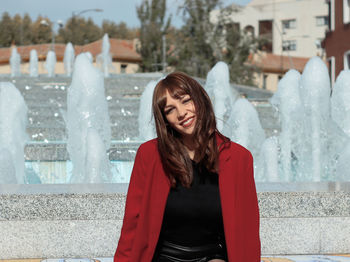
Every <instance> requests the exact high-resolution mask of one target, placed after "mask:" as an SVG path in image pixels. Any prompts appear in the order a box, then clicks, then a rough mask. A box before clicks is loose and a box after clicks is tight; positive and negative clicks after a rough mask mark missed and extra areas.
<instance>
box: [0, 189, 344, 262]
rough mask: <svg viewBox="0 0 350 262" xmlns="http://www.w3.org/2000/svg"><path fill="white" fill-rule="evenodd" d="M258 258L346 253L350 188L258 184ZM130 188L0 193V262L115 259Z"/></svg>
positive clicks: (8, 190)
mask: <svg viewBox="0 0 350 262" xmlns="http://www.w3.org/2000/svg"><path fill="white" fill-rule="evenodd" d="M257 189H258V192H259V193H258V198H259V207H260V218H261V220H260V221H261V223H260V236H261V243H262V254H263V255H279V254H284V255H288V254H333V253H338V254H342V253H350V238H349V235H350V184H349V183H299V184H288V183H284V184H279V183H268V184H257ZM126 190H127V184H90V185H87V184H85V185H84V184H83V185H62V184H61V185H0V232H1V234H0V259H19V258H65V257H70V258H73V257H76V258H81V257H85V258H86V257H90V258H93V257H112V256H113V254H114V252H115V249H116V247H117V243H118V239H119V235H120V229H121V225H122V219H123V215H124V214H123V212H124V202H125V193H126Z"/></svg>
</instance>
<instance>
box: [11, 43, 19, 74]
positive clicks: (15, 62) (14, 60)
mask: <svg viewBox="0 0 350 262" xmlns="http://www.w3.org/2000/svg"><path fill="white" fill-rule="evenodd" d="M10 66H11V76H12V77H15V76H20V75H21V56H20V54H19V53H18V52H17V48H16V47H13V48H12V51H11V57H10Z"/></svg>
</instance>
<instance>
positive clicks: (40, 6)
mask: <svg viewBox="0 0 350 262" xmlns="http://www.w3.org/2000/svg"><path fill="white" fill-rule="evenodd" d="M141 1H142V0H0V6H1V13H2V12H5V11H7V12H9V13H10V15H14V14H16V13H19V14H24V13H26V12H27V13H29V15H30V16H31V17H32V19H36V17H37V16H38V15H39V14H41V15H42V16H47V17H48V18H49V19H50V20H51V21H57V20H62V21H63V22H65V21H66V20H67V19H68V18H69V17H71V16H72V12H76V13H78V12H79V11H82V10H85V9H94V8H99V9H103V12H87V13H85V14H83V15H82V16H84V17H91V18H92V19H93V20H94V21H95V22H96V23H97V24H99V25H100V24H101V22H102V20H103V19H108V20H112V21H114V22H116V23H119V22H121V21H124V22H126V23H127V24H128V26H130V27H136V26H139V20H138V18H137V15H136V6H137V5H139V4H140V3H141ZM250 1H251V0H224V1H223V2H224V4H225V5H229V4H231V3H236V4H241V5H245V4H247V3H249V2H250ZM180 3H181V0H167V4H168V7H171V8H169V11H170V12H172V13H174V14H173V16H174V19H173V23H174V24H175V25H180V24H181V19H180V18H179V17H177V16H176V9H177V6H178V5H179V4H180Z"/></svg>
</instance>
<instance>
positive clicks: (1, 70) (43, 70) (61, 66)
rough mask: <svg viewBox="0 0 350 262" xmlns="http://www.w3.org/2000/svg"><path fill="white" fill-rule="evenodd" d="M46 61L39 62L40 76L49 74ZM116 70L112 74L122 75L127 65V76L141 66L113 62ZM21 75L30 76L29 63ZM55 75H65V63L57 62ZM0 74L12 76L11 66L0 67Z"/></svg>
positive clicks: (22, 64)
mask: <svg viewBox="0 0 350 262" xmlns="http://www.w3.org/2000/svg"><path fill="white" fill-rule="evenodd" d="M44 64H45V61H39V63H38V72H39V74H47V71H46V68H45V66H44ZM112 65H113V67H114V70H111V73H115V74H120V73H121V71H122V70H121V65H125V66H126V68H125V73H126V74H133V73H136V72H137V70H138V69H139V65H138V64H137V63H129V62H113V63H112ZM94 66H96V63H94ZM21 73H22V74H29V63H28V62H26V63H21ZM55 73H56V74H64V73H65V70H64V64H63V62H60V61H59V62H57V63H56V66H55ZM0 74H11V67H10V65H9V64H2V65H0Z"/></svg>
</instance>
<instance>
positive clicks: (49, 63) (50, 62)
mask: <svg viewBox="0 0 350 262" xmlns="http://www.w3.org/2000/svg"><path fill="white" fill-rule="evenodd" d="M55 66H56V54H55V52H54V51H51V50H50V51H49V52H48V53H47V56H46V62H45V68H46V70H47V76H48V77H54V76H55Z"/></svg>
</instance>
